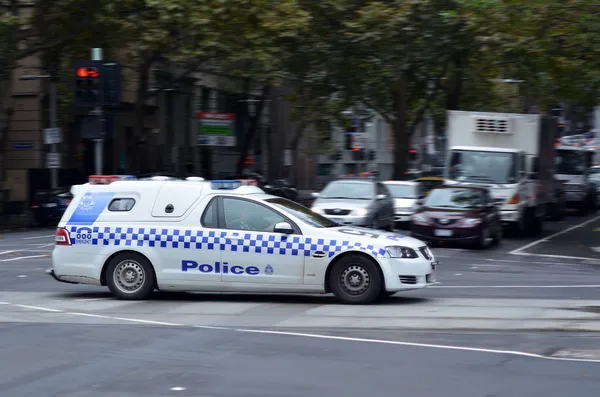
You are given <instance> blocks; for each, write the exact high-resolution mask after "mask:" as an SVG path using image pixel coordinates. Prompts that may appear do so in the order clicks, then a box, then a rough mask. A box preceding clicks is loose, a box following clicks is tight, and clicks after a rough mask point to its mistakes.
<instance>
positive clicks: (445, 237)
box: [411, 224, 481, 242]
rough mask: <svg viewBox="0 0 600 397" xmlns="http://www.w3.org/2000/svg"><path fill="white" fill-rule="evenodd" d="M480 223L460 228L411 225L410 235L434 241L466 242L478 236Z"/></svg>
mask: <svg viewBox="0 0 600 397" xmlns="http://www.w3.org/2000/svg"><path fill="white" fill-rule="evenodd" d="M480 233H481V225H477V226H473V227H461V228H449V227H447V228H443V227H439V226H437V225H429V226H425V225H415V224H413V225H412V226H411V234H412V237H414V238H418V239H421V240H427V241H436V242H453V241H455V242H468V241H473V240H476V239H478V238H479V235H480Z"/></svg>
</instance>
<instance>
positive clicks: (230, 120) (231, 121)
mask: <svg viewBox="0 0 600 397" xmlns="http://www.w3.org/2000/svg"><path fill="white" fill-rule="evenodd" d="M196 119H198V146H236V145H237V139H236V134H235V123H236V115H235V114H234V113H212V112H198V113H196Z"/></svg>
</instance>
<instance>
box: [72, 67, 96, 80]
mask: <svg viewBox="0 0 600 397" xmlns="http://www.w3.org/2000/svg"><path fill="white" fill-rule="evenodd" d="M75 74H76V75H77V77H82V78H86V77H87V78H94V77H99V76H100V73H98V70H97V69H96V68H77V69H76V70H75Z"/></svg>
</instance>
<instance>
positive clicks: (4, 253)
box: [0, 251, 17, 255]
mask: <svg viewBox="0 0 600 397" xmlns="http://www.w3.org/2000/svg"><path fill="white" fill-rule="evenodd" d="M13 252H17V251H2V252H0V255H6V254H12V253H13Z"/></svg>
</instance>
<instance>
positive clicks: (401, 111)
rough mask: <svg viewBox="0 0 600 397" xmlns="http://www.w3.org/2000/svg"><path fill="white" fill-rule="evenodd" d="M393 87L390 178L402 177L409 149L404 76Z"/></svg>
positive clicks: (406, 93)
mask: <svg viewBox="0 0 600 397" xmlns="http://www.w3.org/2000/svg"><path fill="white" fill-rule="evenodd" d="M398 83H399V84H398V85H397V86H396V87H395V89H394V91H393V94H394V98H395V101H394V110H395V115H394V118H393V120H392V133H393V135H394V171H393V173H392V179H396V180H398V179H402V177H403V176H404V172H405V171H406V167H407V165H408V150H409V149H410V138H411V136H410V132H411V131H409V128H408V97H407V96H408V87H407V82H406V78H405V77H404V76H401V77H400V81H399V82H398Z"/></svg>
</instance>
